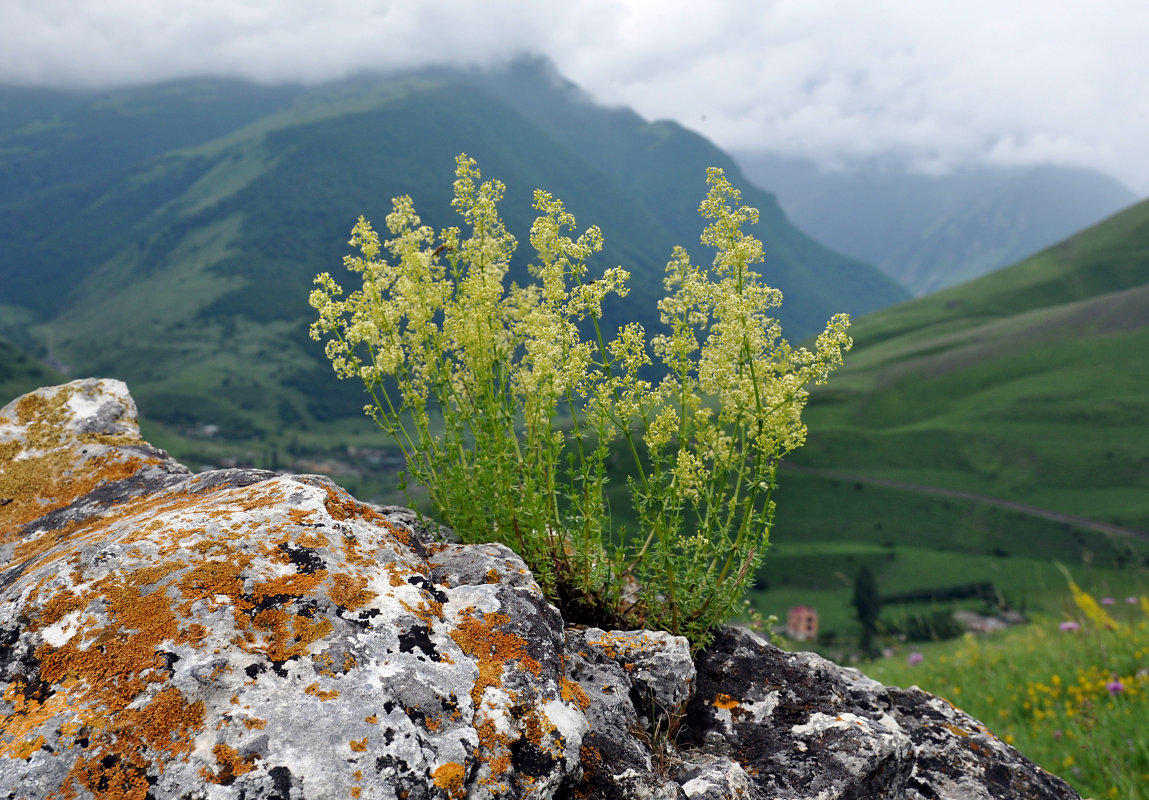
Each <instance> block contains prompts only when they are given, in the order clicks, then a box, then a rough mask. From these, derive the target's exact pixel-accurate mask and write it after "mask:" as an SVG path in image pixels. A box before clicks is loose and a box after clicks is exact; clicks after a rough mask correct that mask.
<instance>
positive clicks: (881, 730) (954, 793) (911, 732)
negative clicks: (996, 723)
mask: <svg viewBox="0 0 1149 800" xmlns="http://www.w3.org/2000/svg"><path fill="white" fill-rule="evenodd" d="M695 664H696V667H697V670H698V677H697V685H696V689H695V694H694V697H693V698H692V699H691V701H690V704H689V706H688V708H687V712H686V719H685V720H684V723H683V726H682V733H681V735H680V736H679V740H678V744H679V746H680V747H683V748H687V749H689V748H695V749H696V750H697V751H698V752H701V753H714V754H717V755H723V756H727V757H730V758H733V759H734V760H735V761H737V762H738V763H739V764H740V765H741V766H742V767H743V768H744V769H745V771H746V773H747V775H749V776H750V778H751V785H752V787H753V788H752V794H751V796H756V797H770V798H777V800H784V799H785V798H814V797H819V798H843V800H845V798H864V797H887V798H906V800H930V799H932V798H944V799H945V800H1000V798H1017V799H1018V800H1021V798H1026V800H1052V799H1053V798H1076V797H1078V795H1077V793H1076V792H1074V791H1073V789H1071V788H1070V787H1069V786H1068V785H1067V784H1066V783H1065V782H1064V781H1062V780H1061V779H1060V778H1056V777H1054V776H1052V775H1050V774H1049V773H1047V772H1045V771H1044V770H1042V769H1041V768H1040V767H1038V766H1037V765H1035V764H1033V763H1032V762H1030V761H1029V760H1027V759H1026V758H1024V757H1023V756H1022V755H1021V754H1020V753H1018V752H1017V751H1016V750H1014V749H1013V748H1012V747H1010V746H1009V745H1007V744H1006V743H1005V742H1003V741H1001V740H1000V739H998V738H997V737H996V736H994V735H993V734H992V733H991V732H990V731H989V730H987V729H986V728H985V726H983V725H982V724H981V723H979V722H978V721H977V720H975V719H973V718H972V717H970V716H969V715H967V714H965V713H963V712H962V711H959V710H958V709H956V708H954V707H953V706H952V705H950V704H949V703H947V702H946V701H945V700H942V699H941V698H938V697H934V696H932V695H929V694H926V693H925V692H923V691H921V690H920V689H916V688H911V689H898V688H893V687H888V686H883V685H882V684H880V683H878V682H876V681H873V680H870V679H869V678H867V677H865V676H864V675H862V674H861V673H860V672H858V671H857V670H854V669H847V668H844V667H839V666H838V665H836V664H833V663H831V662H829V661H827V660H825V659H823V658H821V657H820V656H817V655H815V654H813V653H787V652H785V651H782V650H779V649H778V648H777V647H774V646H773V645H771V644H767V643H766V642H764V641H763V640H761V639H760V638H758V637H757V636H755V635H754V634H752V633H750V632H749V631H746V630H743V629H739V628H724V629H722V630H721V631H720V632H719V634H718V636H717V637H716V638H715V641H714V642H713V644H712V645H711V646H710V647H709V648H708V649H707V651H706V652H705V653H703V654H702V655H701V656H699V657H698V658H697V659H696V662H695Z"/></svg>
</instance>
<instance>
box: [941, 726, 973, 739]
mask: <svg viewBox="0 0 1149 800" xmlns="http://www.w3.org/2000/svg"><path fill="white" fill-rule="evenodd" d="M942 727H944V728H945V729H946V730H948V731H949V732H950V733H952V734H953V735H954V736H961V737H962V738H965V737H966V736H969V731H966V730H962V729H961V728H959V727H958V726H957V725H954V724H953V723H950V722H944V723H942Z"/></svg>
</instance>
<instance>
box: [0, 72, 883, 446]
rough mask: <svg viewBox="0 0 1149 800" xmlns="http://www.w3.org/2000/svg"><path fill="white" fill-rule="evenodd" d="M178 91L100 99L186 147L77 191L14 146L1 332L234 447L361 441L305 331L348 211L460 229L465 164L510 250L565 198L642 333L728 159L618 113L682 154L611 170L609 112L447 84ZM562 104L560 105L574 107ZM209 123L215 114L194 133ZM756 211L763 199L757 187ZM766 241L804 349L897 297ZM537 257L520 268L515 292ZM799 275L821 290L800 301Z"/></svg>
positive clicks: (5, 218) (774, 218)
mask: <svg viewBox="0 0 1149 800" xmlns="http://www.w3.org/2000/svg"><path fill="white" fill-rule="evenodd" d="M528 83H529V80H528ZM182 86H183V85H182V84H181V85H172V86H167V87H161V88H154V89H148V90H141V92H140V94H139V96H138V97H136V96H134V95H132V94H131V93H130V92H125V93H117V94H116V95H115V98H114V102H113V100H109V99H107V98H102V97H101V98H97V99H95V100H92V101H91V103H92V105H94V106H99V107H100V108H105V107H112V108H115V109H119V110H120V112H121V114H122V116H123V119H119V120H117V121H115V124H112V123H111V122H109V123H108V125H106V126H104V127H100V125H98V124H96V123H92V125H91V126H89V127H90V129H91V130H92V131H94V133H93V134H92V135H93V136H96V137H97V139H99V140H100V141H105V140H107V139H109V137H111V138H115V136H116V135H120V134H122V126H129V127H130V124H129V121H130V120H132V119H136V118H143V119H145V120H146V121H147V124H146V125H145V126H143V127H142V128H140V129H139V131H137V134H138V137H144V138H148V139H149V140H150V139H151V137H153V135H154V131H153V128H154V127H155V126H160V127H162V125H161V122H160V119H159V117H157V116H156V115H154V114H151V113H150V112H149V109H154V108H157V107H159V108H168V105H165V104H169V105H173V106H175V107H177V108H179V109H181V110H180V112H179V113H176V114H174V116H173V119H174V121H175V122H174V124H176V125H177V126H180V127H181V133H180V135H178V136H177V135H176V134H175V133H172V132H168V133H166V134H165V136H166V137H167V138H166V139H164V137H163V136H161V137H159V138H160V139H163V141H164V142H165V143H164V144H163V146H162V148H161V150H162V152H158V154H157V153H156V152H153V151H154V149H155V147H159V145H155V146H152V145H148V146H144V145H141V148H143V151H145V152H143V155H142V156H141V157H140V158H138V159H135V160H134V161H133V160H131V159H127V158H126V157H125V160H122V161H117V162H116V163H114V164H110V165H106V166H105V168H99V169H97V168H95V167H92V168H85V169H87V172H85V171H84V169H81V170H79V172H78V173H77V175H78V177H76V178H75V179H72V178H65V177H62V176H60V175H57V174H55V173H43V174H44V175H46V177H44V178H43V180H42V181H41V183H40V184H36V183H35V182H33V181H32V180H31V178H29V177H27V175H29V174H31V173H33V172H35V170H33V169H32V168H31V167H29V166H28V164H29V163H32V162H36V163H40V162H42V161H43V160H44V157H43V155H42V154H40V153H39V152H37V151H35V148H34V147H32V145H31V144H29V145H28V149H29V152H30V153H32V155H29V156H28V158H27V159H26V161H21V159H20V158H19V157H18V156H17V155H16V154H15V151H7V152H9V159H8V160H7V161H3V162H0V172H3V170H7V171H8V172H7V173H6V174H8V175H11V176H17V177H18V176H21V175H24V177H23V178H20V180H22V181H23V183H24V185H25V187H26V188H27V189H28V191H26V192H23V193H14V194H18V195H19V196H18V197H15V199H10V200H9V202H7V203H6V204H0V240H2V241H4V242H5V249H4V253H3V256H0V259H2V260H0V277H3V278H4V280H5V283H6V287H8V291H7V292H6V296H5V300H4V303H5V313H4V315H3V319H2V322H0V332H3V333H5V334H7V335H9V336H11V337H13V338H14V340H16V341H17V342H18V343H19V344H22V345H23V346H25V347H26V348H28V349H34V348H39V349H40V350H41V351H44V350H45V349H46V348H49V347H50V348H51V352H52V354H53V356H54V357H56V358H57V359H59V360H60V361H61V362H63V363H65V364H67V365H68V366H69V367H70V368H71V370H72V372H73V374H100V375H106V376H111V377H119V378H123V379H124V380H127V381H128V382H129V385H131V386H132V389H133V393H134V395H135V396H136V398H137V401H138V402H139V405H140V408H141V411H142V413H143V414H144V416H145V417H149V418H151V419H153V420H158V421H161V422H164V423H166V424H168V425H169V426H171V427H172V428H174V429H178V430H182V431H185V432H187V431H195V430H202V429H205V428H208V427H209V426H215V427H211V428H210V429H211V430H214V431H218V435H221V436H223V437H225V438H229V439H261V438H262V439H282V438H284V437H289V436H296V435H300V434H304V435H306V434H308V432H310V433H311V434H315V433H316V431H317V430H318V428H319V427H321V426H323V425H330V424H336V425H339V426H341V425H343V424H344V423H343V422H342V421H343V420H346V421H347V427H348V429H350V427H351V425H352V424H353V425H354V426H355V429H356V430H364V431H365V430H366V429H367V426H366V424H365V423H364V422H363V421H362V420H361V418H360V414H361V412H360V409H361V407H362V403H363V400H362V393H361V388H360V387H357V386H352V385H350V384H349V383H340V382H338V381H337V380H336V379H335V378H334V376H333V375H332V374H331V370H330V368H329V366H328V365H327V364H326V362H325V360H324V358H323V356H322V350H321V348H320V347H319V346H318V345H316V344H314V343H312V342H310V340H309V339H308V338H307V334H306V331H307V324H308V322H309V321H310V319H311V310H310V309H309V308H308V306H307V302H306V299H307V294H308V292H309V290H310V287H311V279H312V277H313V276H314V275H315V273H317V272H320V271H331V272H332V273H339V272H341V271H342V270H341V260H342V256H343V255H344V254H345V253H346V252H347V246H346V244H345V243H346V240H347V237H348V232H349V230H350V227H351V225H352V224H353V223H354V221H355V219H356V217H357V216H358V215H359V214H364V215H366V216H367V217H368V218H369V219H372V220H373V221H374V222H375V223H376V225H377V227H383V220H384V217H385V216H386V214H387V213H388V212H389V210H390V198H391V197H393V196H395V195H399V194H410V195H411V196H412V197H413V198H414V200H415V202H416V206H417V208H419V209H420V211H421V212H422V213H423V215H424V220H425V221H426V222H427V223H429V224H431V225H434V226H435V227H441V226H444V225H448V224H455V222H456V220H455V219H453V218H452V216H453V215H452V213H451V211H450V208H449V199H450V193H451V183H452V180H453V175H452V170H453V165H454V157H455V155H456V154H458V153H459V152H463V151H465V152H467V153H468V154H470V155H472V156H474V157H475V158H477V159H478V161H479V164H480V167H481V168H482V169H483V171H484V174H485V175H486V176H488V177H498V178H500V179H501V180H503V181H504V182H505V183H506V184H507V187H508V191H507V198H506V200H505V201H504V204H503V211H504V214H505V216H506V218H507V220H508V224H509V227H510V228H511V230H512V231H513V232H514V233H515V234H516V235H517V236H518V238H519V240H520V242H522V243H525V242H526V240H527V235H528V231H529V227H530V222H531V220H532V219H533V211H532V209H531V208H530V204H531V196H532V193H533V191H534V189H535V188H539V187H543V188H547V189H548V190H550V191H552V192H553V193H554V194H555V195H557V196H559V197H561V198H563V200H564V201H565V202H566V203H567V206H568V208H569V209H570V210H571V211H573V212H574V213H575V214H576V216H577V217H578V219H579V223H580V225H583V226H586V225H590V224H592V223H597V224H599V225H600V226H601V227H602V229H603V232H604V234H605V237H606V242H607V248H606V251H605V252H604V253H603V257H602V259H601V262H600V266H601V267H603V268H605V267H607V266H613V265H614V264H619V263H621V264H624V265H626V266H627V267H628V268H630V269H631V270H632V272H633V278H632V295H631V297H630V298H629V299H628V301H627V313H628V314H637V315H639V317H640V318H641V319H642V320H643V321H644V322H646V323H647V324H648V325H653V324H654V319H655V316H654V315H655V299H656V297H657V296H658V295H659V294H660V292H661V278H662V270H663V266H664V264H665V262H666V260H667V258H668V257H669V254H670V250H671V247H672V245H673V244H675V243H683V244H686V245H688V246H690V245H692V244H694V243H696V242H697V237H698V232H699V231H700V230H701V220H700V219H699V218H698V217H697V216H696V215H695V214H693V212H692V213H691V219H690V220H689V227H687V226H686V221H685V219H684V217H685V215H684V214H683V213H682V211H681V209H682V208H683V207H685V208H691V209H693V208H694V207H696V205H697V203H698V202H699V200H701V198H702V196H703V194H704V177H705V168H706V166H708V165H710V164H715V163H723V162H727V163H728V161H729V160H728V159H727V158H726V157H725V156H724V155H723V154H722V153H721V152H720V151H718V150H717V149H715V148H714V147H713V146H711V145H709V144H708V143H706V142H705V141H704V140H702V139H700V138H699V137H696V136H693V135H692V134H688V133H686V132H685V131H683V130H681V129H678V128H673V127H672V128H670V129H668V128H667V126H665V125H661V126H660V125H649V124H647V123H643V122H642V121H641V120H639V119H638V118H637V117H634V116H633V115H630V116H629V117H628V123H627V125H628V126H629V127H627V126H624V128H620V129H619V130H618V131H617V132H616V133H615V134H614V135H615V137H616V139H617V140H618V141H619V142H620V145H619V146H620V147H621V146H622V144H621V143H623V142H627V141H628V140H627V137H630V138H631V139H634V140H635V141H634V142H630V143H629V144H627V147H629V150H630V151H633V152H636V153H638V152H645V151H646V150H649V149H650V147H649V144H650V140H651V138H652V137H653V138H654V139H666V140H667V141H669V142H671V143H672V145H673V146H667V147H666V148H665V149H663V150H661V151H659V150H657V148H656V149H655V152H653V153H647V154H646V155H645V156H644V158H645V160H644V162H643V165H642V171H641V173H640V172H630V173H621V174H620V173H619V171H618V170H616V169H615V166H616V165H613V164H610V163H598V162H596V161H594V160H593V159H592V158H591V154H590V152H589V151H585V152H584V151H579V150H578V149H576V148H575V147H574V146H573V144H571V143H570V142H575V143H577V142H578V141H580V136H581V138H582V139H589V138H591V137H593V136H595V133H596V129H595V128H594V126H593V125H591V121H592V120H594V119H595V118H596V115H597V114H603V115H608V116H609V115H612V114H614V113H615V112H609V111H603V110H601V109H600V110H595V109H594V107H593V106H585V107H581V108H580V109H579V114H580V115H582V117H584V118H585V119H586V120H587V123H586V125H584V133H582V134H580V135H577V136H576V135H574V134H572V133H570V131H568V132H567V134H566V135H564V137H559V136H557V135H556V134H555V132H554V130H553V129H552V128H548V127H546V126H543V125H541V124H539V122H538V121H536V120H535V119H532V118H531V117H530V116H528V115H527V114H525V113H523V111H522V110H521V109H522V108H523V105H522V104H520V103H515V104H512V103H511V102H510V101H508V100H507V99H506V95H505V94H501V93H499V92H496V91H495V90H494V89H492V88H490V87H489V86H487V87H484V86H483V85H482V81H481V80H472V79H469V78H463V77H460V76H458V75H447V74H438V75H422V76H409V77H406V78H399V79H378V78H376V79H366V78H364V79H359V80H355V81H349V82H345V83H342V84H337V85H332V86H325V87H318V88H315V89H310V90H306V91H303V90H298V89H293V90H291V91H288V90H275V89H269V88H266V87H255V86H246V87H245V86H244V85H242V84H226V85H224V86H222V87H220V88H219V89H218V91H214V90H212V89H211V84H210V82H195V83H192V84H190V85H188V86H187V87H186V97H185V103H186V107H184V106H181V105H180V103H179V102H178V97H179V95H180V93H181V91H184V90H183V88H181V87H182ZM244 92H247V93H249V94H250V101H249V102H248V103H246V104H245V102H244ZM543 94H544V95H545V94H546V93H545V92H543ZM157 98H159V99H157ZM161 101H162V102H161ZM552 102H553V103H554V105H555V106H556V107H559V108H561V107H562V106H563V104H564V103H566V104H570V103H572V102H573V100H572V99H570V98H566V99H562V98H561V97H559V98H555V99H552ZM245 109H248V110H249V111H250V113H246V116H245V111H244V110H245ZM70 113H71V114H72V115H73V116H75V117H76V118H85V119H87V118H98V119H104V117H101V116H100V115H99V114H95V112H91V113H89V112H86V111H83V109H81V110H79V111H77V110H75V109H73V110H72V111H71V112H70ZM101 113H103V112H101ZM164 113H167V112H164ZM556 113H557V112H556ZM85 114H87V116H85ZM200 114H203V115H206V116H210V117H212V118H213V119H214V120H215V122H214V123H212V124H211V125H208V124H206V123H196V124H191V123H189V122H188V120H190V119H194V118H197V117H198V116H199V115H200ZM113 117H114V115H113ZM612 124H613V123H612ZM34 127H35V126H34V124H33V123H28V124H25V125H24V126H23V127H22V128H20V131H22V133H21V134H20V135H21V136H24V137H25V139H28V138H29V137H31V133H30V131H32V130H33V129H34ZM608 127H610V126H609V125H608ZM84 130H86V129H85V128H84V127H83V126H80V125H78V126H76V127H75V128H74V130H73V133H75V135H77V136H79V137H80V139H81V141H79V142H78V143H77V142H71V143H69V144H68V145H67V147H69V148H73V149H72V150H68V151H67V152H74V150H75V148H79V147H82V145H83V142H82V136H83V131H84ZM117 131H119V132H120V134H117ZM668 131H669V132H668ZM572 136H573V139H572ZM29 141H31V140H30V139H29ZM55 141H56V140H55V139H52V140H51V141H49V142H48V143H47V144H45V147H46V148H48V149H49V150H51V148H52V147H54V146H55V144H53V143H54V142H55ZM172 142H175V143H176V147H175V149H172V147H171V144H172ZM149 148H150V149H149ZM113 160H114V159H113ZM21 169H23V170H24V172H21ZM38 174H39V173H38ZM643 175H645V176H647V178H645V179H644V178H643ZM654 176H658V177H659V178H660V182H659V183H657V184H655V183H653V178H654ZM686 176H689V183H685V181H687V177H686ZM733 177H734V178H735V179H738V178H739V177H740V176H739V175H737V174H736V173H735V174H734V175H733ZM13 179H15V178H13ZM680 181H682V183H680ZM671 198H673V202H671V200H670V199H671ZM746 199H747V200H748V201H749V202H753V203H760V204H762V205H764V206H767V207H769V206H771V205H772V203H773V201H772V198H770V196H769V195H767V194H765V193H762V192H757V193H753V192H748V194H747V197H746ZM759 227H760V230H759V232H758V233H759V235H760V236H761V237H762V238H763V239H764V240H765V241H766V242H767V246H768V248H769V247H770V243H771V241H773V240H777V241H778V242H779V243H782V242H785V245H784V246H782V245H781V244H780V245H779V251H778V252H773V251H771V252H770V261H769V266H770V267H771V268H772V269H774V270H776V271H777V272H776V273H769V274H771V278H772V280H773V281H774V282H775V283H776V284H778V285H780V286H781V288H782V289H783V291H786V292H788V296H787V305H786V309H785V311H784V321H785V322H786V323H788V324H789V325H790V327H789V329H788V333H789V335H791V336H792V337H794V338H800V337H802V336H805V335H808V334H809V333H810V332H811V331H812V330H813V328H814V325H816V324H819V323H821V322H823V321H824V320H825V319H826V318H828V317H829V316H830V315H831V314H832V313H834V312H836V311H839V310H847V311H852V312H854V313H859V312H863V311H866V310H869V309H873V308H877V307H880V306H883V305H887V304H889V303H891V302H895V301H897V300H899V299H901V298H903V297H904V296H905V295H904V292H903V291H902V290H901V289H899V288H898V287H897V286H896V285H895V284H893V282H892V281H889V280H888V279H886V278H885V277H884V276H882V275H881V274H880V273H879V272H878V271H877V270H876V269H875V268H872V267H868V266H866V265H864V264H861V263H859V262H855V261H851V260H849V259H846V258H843V257H841V256H838V255H836V254H834V253H832V252H830V251H828V250H826V249H825V248H822V247H820V246H819V245H817V244H815V243H813V242H811V241H810V240H808V239H806V238H805V237H804V236H802V235H801V234H800V233H798V232H796V231H793V230H792V229H790V228H789V226H788V225H787V224H786V223H785V220H784V219H783V218H782V217H781V215H780V214H775V213H773V212H770V211H767V213H765V214H764V220H763V223H762V224H761V225H760V226H759ZM527 249H529V247H527V246H525V245H522V246H521V247H520V254H521V255H522V258H520V259H519V261H518V263H516V264H515V265H514V270H513V271H515V272H516V274H517V275H518V276H519V277H520V278H521V277H522V276H523V275H524V274H525V265H526V252H525V251H526V250H527ZM695 249H697V248H695ZM700 255H701V254H700ZM775 275H776V277H775ZM812 276H813V277H812ZM811 283H818V284H821V283H825V284H826V285H827V286H828V287H829V289H828V290H827V289H824V290H822V291H820V292H817V293H815V292H812V291H811V292H804V291H803V288H804V287H806V286H808V285H809V284H811ZM807 294H808V295H809V296H806V295H807ZM20 337H23V338H20Z"/></svg>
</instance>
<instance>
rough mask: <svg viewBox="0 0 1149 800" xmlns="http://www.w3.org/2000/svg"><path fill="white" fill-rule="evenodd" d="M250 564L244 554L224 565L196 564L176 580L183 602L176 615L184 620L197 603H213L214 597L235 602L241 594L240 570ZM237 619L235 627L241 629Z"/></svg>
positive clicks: (213, 563)
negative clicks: (221, 597)
mask: <svg viewBox="0 0 1149 800" xmlns="http://www.w3.org/2000/svg"><path fill="white" fill-rule="evenodd" d="M250 563H251V557H250V556H247V555H245V554H239V553H237V554H235V556H234V557H233V558H232V559H229V560H226V561H205V562H204V563H202V564H197V565H196V566H194V567H192V568H191V569H190V570H188V571H187V572H185V573H184V574H183V575H181V576H180V579H179V582H178V583H177V584H176V585H177V586H178V587H179V590H180V594H182V595H183V598H184V600H183V602H182V603H181V604H180V606H179V612H180V613H181V614H182V615H184V616H189V615H190V614H191V607H192V605H193V604H195V603H196V601H198V600H214V598H215V597H216V596H217V595H223V596H225V597H230V598H238V597H240V596H241V595H242V594H243V577H242V573H243V570H244V569H246V568H247V566H248V565H250ZM236 616H237V625H242V623H240V622H239V619H238V617H239V616H240V615H239V614H237V615H236Z"/></svg>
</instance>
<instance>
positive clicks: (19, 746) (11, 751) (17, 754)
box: [4, 734, 44, 758]
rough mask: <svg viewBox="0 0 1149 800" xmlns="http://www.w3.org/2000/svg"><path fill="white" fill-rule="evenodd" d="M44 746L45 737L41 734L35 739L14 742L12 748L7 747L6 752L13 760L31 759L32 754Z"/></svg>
mask: <svg viewBox="0 0 1149 800" xmlns="http://www.w3.org/2000/svg"><path fill="white" fill-rule="evenodd" d="M43 746H44V736H43V735H42V734H41V735H40V736H37V737H36V738H35V739H25V740H24V741H22V742H14V743H13V744H12V746H10V747H6V748H5V750H4V752H5V754H6V755H8V756H10V757H11V758H31V757H32V754H33V753H35V752H36V751H37V750H39V749H40V748H41V747H43Z"/></svg>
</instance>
